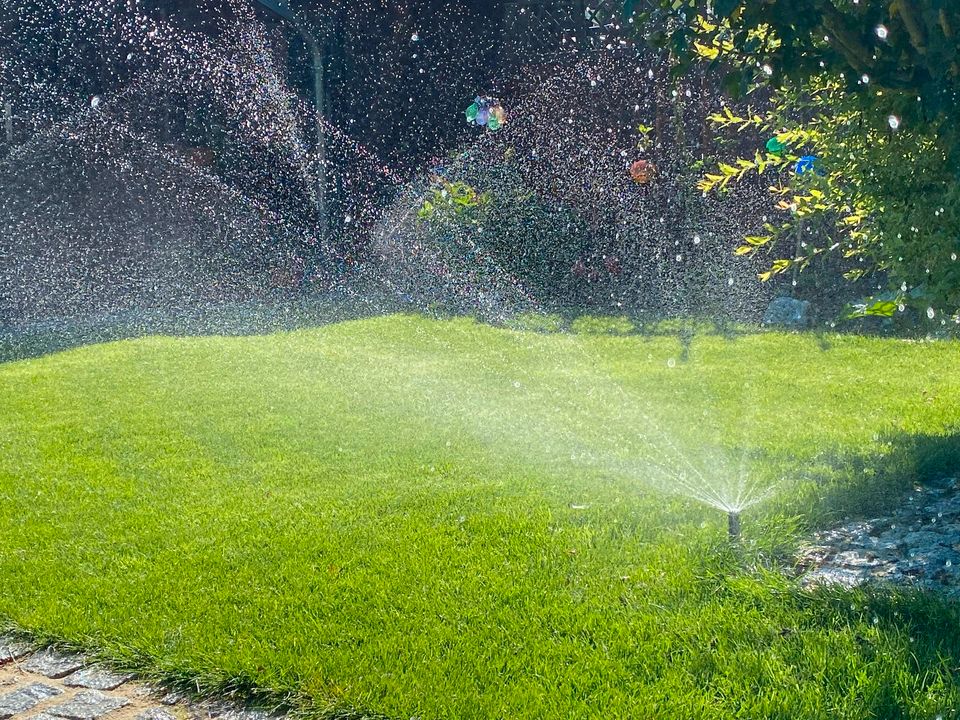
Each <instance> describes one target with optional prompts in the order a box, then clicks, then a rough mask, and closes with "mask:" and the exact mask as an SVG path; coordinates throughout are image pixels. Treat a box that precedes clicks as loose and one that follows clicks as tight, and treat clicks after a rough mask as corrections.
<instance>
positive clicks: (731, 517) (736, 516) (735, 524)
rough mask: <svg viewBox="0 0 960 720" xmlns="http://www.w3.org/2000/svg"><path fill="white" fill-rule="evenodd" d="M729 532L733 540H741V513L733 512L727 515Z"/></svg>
mask: <svg viewBox="0 0 960 720" xmlns="http://www.w3.org/2000/svg"><path fill="white" fill-rule="evenodd" d="M727 532H728V533H729V534H730V539H731V540H739V539H740V513H738V512H734V511H732V510H731V511H730V512H728V513H727Z"/></svg>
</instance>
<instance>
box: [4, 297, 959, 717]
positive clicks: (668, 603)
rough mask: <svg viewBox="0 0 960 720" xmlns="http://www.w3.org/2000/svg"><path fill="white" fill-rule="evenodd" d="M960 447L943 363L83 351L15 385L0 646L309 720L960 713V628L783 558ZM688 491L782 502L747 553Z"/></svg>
mask: <svg viewBox="0 0 960 720" xmlns="http://www.w3.org/2000/svg"><path fill="white" fill-rule="evenodd" d="M958 431H960V346H958V344H957V343H954V342H939V343H915V342H905V341H901V340H890V339H870V338H858V337H845V336H829V337H822V336H821V337H817V336H813V335H783V334H774V333H764V334H752V335H743V336H740V337H735V338H723V337H719V336H715V335H701V336H697V337H695V338H694V339H693V341H692V343H691V344H690V346H689V348H688V350H687V353H686V354H685V353H684V352H683V347H682V344H681V342H679V341H678V338H677V337H671V336H631V337H599V336H589V335H573V334H555V335H541V334H536V333H530V332H515V331H509V330H504V329H497V328H492V327H488V326H484V325H480V324H476V323H473V322H471V321H468V320H462V319H461V320H447V321H437V320H428V319H424V318H420V317H411V316H392V317H382V318H376V319H368V320H362V321H354V322H346V323H341V324H337V325H331V326H327V327H324V328H321V329H316V330H309V331H298V332H292V333H286V334H277V335H271V336H261V337H242V338H220V337H207V338H171V337H150V338H143V339H138V340H127V341H122V342H116V343H110V344H105V345H98V346H89V347H83V348H78V349H74V350H71V351H68V352H63V353H59V354H56V355H50V356H46V357H42V358H38V359H33V360H25V361H18V362H12V363H6V364H2V365H0V623H2V622H3V619H6V621H9V622H10V623H11V624H13V625H15V626H16V627H18V628H21V629H23V630H25V631H27V632H29V633H31V634H33V635H34V636H36V637H38V638H41V639H46V640H59V641H61V642H66V643H69V644H72V645H76V646H81V647H86V648H93V649H96V650H98V651H100V652H102V653H103V654H104V655H105V656H107V657H110V658H111V659H113V660H114V661H116V662H118V663H120V664H122V665H126V666H131V667H137V668H140V669H142V670H145V671H148V672H150V673H153V674H156V675H158V676H163V677H166V678H168V679H172V680H176V681H179V682H181V683H182V684H184V685H189V686H190V687H193V688H194V689H197V690H200V691H202V692H207V691H209V692H216V691H225V690H226V691H236V692H238V693H240V694H242V695H243V696H246V697H258V696H259V697H273V698H281V697H284V696H286V697H288V698H289V700H290V702H292V703H293V704H294V705H295V706H296V707H299V708H301V709H305V710H307V711H309V712H311V713H313V714H315V715H319V716H323V717H359V716H360V714H361V713H369V714H371V715H382V716H386V717H388V718H396V719H399V718H404V719H406V718H411V717H418V718H425V719H426V718H651V719H653V718H737V719H738V720H739V719H742V718H790V719H791V720H792V719H795V718H831V719H836V718H931V719H932V718H935V717H937V716H942V717H943V718H951V717H957V716H958V712H960V684H958V677H960V612H958V610H957V608H956V606H954V605H951V604H949V603H946V602H942V601H940V600H938V599H937V598H933V597H928V596H920V595H911V594H896V593H886V592H881V591H864V590H858V591H852V592H846V591H838V590H821V591H818V592H808V591H801V590H799V589H798V587H797V586H796V584H795V582H794V581H792V580H791V579H789V577H788V576H787V574H786V573H785V572H783V571H784V569H785V568H784V567H782V564H786V565H787V566H788V565H789V559H788V554H789V551H790V549H791V547H792V545H793V543H795V541H796V539H797V537H798V536H799V534H800V533H802V532H803V531H804V529H805V528H809V527H812V526H815V525H818V524H824V523H827V522H830V521H831V520H833V519H836V518H839V517H845V516H847V515H848V514H850V513H858V512H859V513H867V512H871V511H876V510H880V509H883V508H889V507H891V506H892V505H894V504H895V503H896V502H897V498H898V496H899V493H901V492H906V491H909V490H910V486H911V484H912V483H913V482H915V481H917V480H924V479H935V478H936V476H937V475H938V474H941V473H949V471H950V470H951V463H956V462H957V461H958V459H960V450H958V445H957V433H958ZM678 464H679V465H685V466H686V467H688V469H690V473H689V474H688V478H689V477H693V478H698V481H705V480H706V479H708V478H711V482H712V478H713V477H714V476H716V478H717V479H716V482H717V486H718V487H726V486H727V485H728V484H730V483H731V482H734V480H735V482H734V484H737V483H739V484H740V485H743V484H746V485H748V486H758V487H767V486H771V485H772V486H774V487H775V489H776V492H775V493H774V494H773V495H772V496H771V497H770V498H768V499H767V500H766V501H765V502H763V503H761V504H759V505H757V506H756V507H754V508H752V509H751V510H749V511H748V512H747V513H746V515H745V520H744V528H745V529H744V532H745V538H744V541H743V544H742V546H741V547H739V548H737V547H731V546H730V544H729V543H727V542H726V539H725V518H724V516H723V514H722V513H720V512H718V511H717V510H715V509H713V508H710V507H707V506H704V505H702V504H700V503H698V502H696V501H694V500H691V499H690V498H689V497H687V496H686V495H685V494H684V493H682V492H675V491H676V490H677V489H678V488H671V487H669V482H667V481H665V479H664V477H665V476H664V474H663V473H662V472H660V471H658V470H657V467H660V466H663V465H667V466H672V465H678ZM952 470H953V471H954V472H956V471H957V465H955V464H954V465H953V466H952ZM697 473H699V475H698V474H697ZM701 476H702V477H701ZM686 482H690V481H689V479H688V480H687V481H686ZM672 491H673V492H672Z"/></svg>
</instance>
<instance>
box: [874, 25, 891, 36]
mask: <svg viewBox="0 0 960 720" xmlns="http://www.w3.org/2000/svg"><path fill="white" fill-rule="evenodd" d="M873 31H874V32H875V33H876V34H877V37H878V38H880V39H881V40H886V39H887V36H888V35H889V34H890V31H889V30H887V26H886V25H877V27H875V28H874V29H873Z"/></svg>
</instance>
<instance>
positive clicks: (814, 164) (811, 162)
mask: <svg viewBox="0 0 960 720" xmlns="http://www.w3.org/2000/svg"><path fill="white" fill-rule="evenodd" d="M819 162H820V159H819V158H818V157H817V156H816V155H804V156H803V157H802V158H800V159H799V160H797V164H796V165H794V167H793V169H794V172H796V173H797V175H803V174H804V173H805V172H807V171H808V170H812V171H813V172H815V173H816V174H817V175H819V176H821V177H823V176H824V175H826V173H825V172H824V171H823V169H822V168H821V167H820V164H819Z"/></svg>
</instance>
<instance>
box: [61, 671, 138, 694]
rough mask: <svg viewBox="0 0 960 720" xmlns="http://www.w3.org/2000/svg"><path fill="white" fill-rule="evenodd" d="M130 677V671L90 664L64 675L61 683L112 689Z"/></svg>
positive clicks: (130, 678) (92, 688) (94, 688)
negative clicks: (118, 670) (118, 671)
mask: <svg viewBox="0 0 960 720" xmlns="http://www.w3.org/2000/svg"><path fill="white" fill-rule="evenodd" d="M132 679H133V674H132V673H115V672H112V671H110V670H109V669H107V668H105V667H103V666H100V665H91V666H90V667H85V668H81V669H80V670H77V671H76V672H75V673H73V674H72V675H68V676H67V677H65V678H64V679H63V684H64V685H69V686H70V687H82V688H89V689H91V690H114V689H115V688H118V687H120V686H121V685H123V684H124V683H125V682H127V681H128V680H132Z"/></svg>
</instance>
